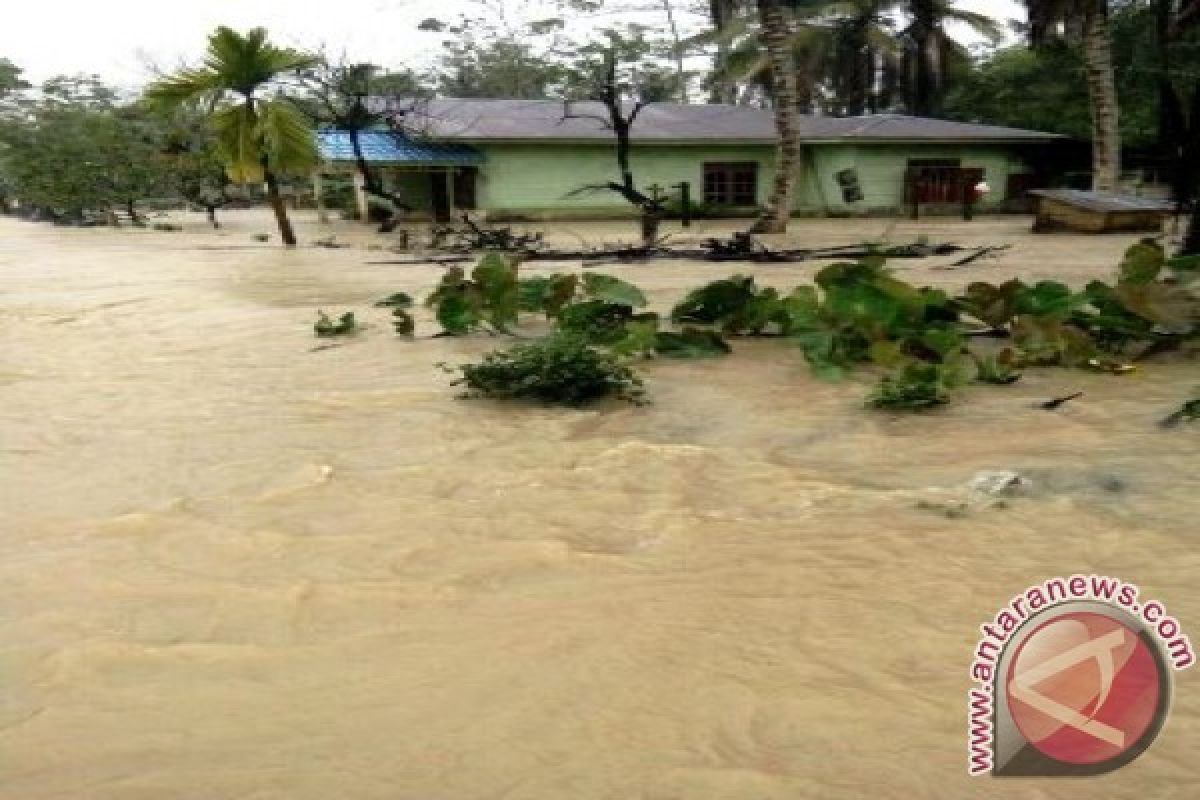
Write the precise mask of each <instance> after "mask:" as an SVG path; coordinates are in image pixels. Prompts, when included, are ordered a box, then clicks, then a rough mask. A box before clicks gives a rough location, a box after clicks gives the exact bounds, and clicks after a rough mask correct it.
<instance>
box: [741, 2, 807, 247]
mask: <svg viewBox="0 0 1200 800" xmlns="http://www.w3.org/2000/svg"><path fill="white" fill-rule="evenodd" d="M787 1H788V0H757V7H758V20H759V26H760V27H759V30H760V32H761V35H762V42H763V48H764V49H765V50H766V56H767V64H768V67H769V69H770V72H771V100H772V110H773V112H774V115H775V139H776V145H775V176H774V178H773V180H772V182H771V194H770V197H768V199H767V206H766V208H765V209H763V213H762V216H760V217H759V218H758V220H757V221H755V223H754V225H753V226H752V227H751V231H754V232H756V233H784V232H785V231H787V224H788V219H790V218H791V213H792V188H793V185H794V184H795V175H796V170H797V168H798V167H799V165H800V164H799V162H800V140H799V133H800V132H799V122H800V119H799V108H798V105H799V103H798V96H797V91H796V64H795V59H794V58H793V53H792V36H791V33H792V31H791V27H790V26H789V24H788V16H787V14H786V13H785V12H784V3H785V2H787Z"/></svg>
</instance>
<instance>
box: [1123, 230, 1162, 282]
mask: <svg viewBox="0 0 1200 800" xmlns="http://www.w3.org/2000/svg"><path fill="white" fill-rule="evenodd" d="M1166 261H1167V258H1166V254H1165V253H1164V252H1163V249H1162V245H1160V244H1159V243H1158V242H1156V241H1154V240H1153V239H1143V240H1142V241H1140V242H1138V243H1137V244H1135V245H1133V246H1132V247H1130V248H1129V249H1128V250H1126V251H1125V257H1124V258H1123V259H1122V260H1121V266H1120V268H1119V274H1118V278H1117V282H1118V283H1121V284H1131V285H1139V286H1140V285H1143V284H1147V283H1150V282H1151V281H1153V280H1154V279H1155V278H1157V277H1158V275H1159V273H1160V272H1162V269H1163V266H1164V265H1165V264H1166Z"/></svg>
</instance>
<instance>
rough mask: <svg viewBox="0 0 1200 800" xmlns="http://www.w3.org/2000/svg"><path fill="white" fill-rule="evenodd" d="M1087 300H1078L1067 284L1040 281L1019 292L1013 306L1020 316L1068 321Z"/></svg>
mask: <svg viewBox="0 0 1200 800" xmlns="http://www.w3.org/2000/svg"><path fill="white" fill-rule="evenodd" d="M1085 299H1086V298H1076V297H1075V295H1073V294H1072V293H1071V290H1070V289H1069V288H1068V287H1067V286H1066V284H1063V283H1059V282H1058V281H1038V282H1037V283H1036V284H1034V285H1033V286H1027V287H1024V288H1023V289H1022V290H1021V291H1018V292H1017V293H1016V295H1015V297H1014V298H1013V305H1014V307H1015V309H1016V312H1017V313H1018V314H1028V315H1032V316H1035V317H1055V318H1057V319H1066V318H1067V315H1068V314H1070V313H1071V311H1072V310H1073V309H1074V308H1075V307H1077V306H1078V305H1080V304H1082V303H1083V302H1084V301H1085Z"/></svg>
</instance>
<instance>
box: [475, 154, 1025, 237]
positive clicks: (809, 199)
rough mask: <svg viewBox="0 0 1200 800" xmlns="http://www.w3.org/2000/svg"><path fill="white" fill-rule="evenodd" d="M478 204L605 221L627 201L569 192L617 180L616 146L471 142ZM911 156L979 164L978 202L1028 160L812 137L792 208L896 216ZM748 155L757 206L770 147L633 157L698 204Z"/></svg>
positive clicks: (993, 203)
mask: <svg viewBox="0 0 1200 800" xmlns="http://www.w3.org/2000/svg"><path fill="white" fill-rule="evenodd" d="M476 147H478V148H479V149H480V150H481V151H482V152H483V153H484V156H485V159H486V160H485V163H484V164H483V166H482V167H481V169H480V176H479V185H478V200H479V207H480V208H481V209H483V210H486V211H488V212H489V214H490V215H491V216H492V217H494V218H502V217H505V216H508V217H528V218H535V219H536V218H549V217H556V218H570V217H577V218H586V217H592V218H603V217H610V216H628V215H631V214H633V213H634V211H633V209H632V207H631V206H630V205H629V204H628V203H626V202H625V201H624V200H623V199H622V198H621V197H620V196H619V195H617V194H615V193H613V192H608V191H600V192H584V193H578V194H572V192H573V191H574V190H576V189H578V188H579V187H581V186H585V185H587V184H597V183H605V182H607V181H615V180H618V174H617V166H616V157H615V154H614V152H613V149H614V148H613V146H612V145H611V144H608V143H603V144H569V145H568V144H557V143H541V144H482V143H481V144H477V145H476ZM910 158H957V159H960V160H961V164H962V166H963V167H978V168H982V169H983V170H984V173H985V179H986V180H987V181H988V183H989V184H990V185H991V187H992V193H991V194H990V195H989V196H988V197H987V198H986V199H985V200H984V201H983V203H981V204H980V207H981V209H983V210H986V209H988V208H996V207H998V206H999V205H1000V204H1001V203H1002V202H1003V200H1004V189H1005V186H1006V184H1007V181H1008V176H1009V175H1010V174H1014V173H1020V172H1023V171H1025V165H1024V164H1022V163H1021V161H1020V159H1019V158H1018V157H1017V156H1016V155H1015V154H1014V151H1013V149H1012V148H1010V147H1008V146H1005V145H979V144H977V145H955V144H944V145H913V144H812V145H805V146H804V147H802V164H801V167H800V170H799V174H798V175H797V181H796V189H795V201H794V208H795V210H796V211H797V212H798V213H810V214H849V215H853V214H881V213H882V214H894V213H900V212H901V211H902V210H903V199H904V172H905V169H906V168H907V165H908V160H909V159H910ZM720 161H754V162H756V163H758V165H759V175H758V187H757V203H758V204H759V205H763V204H765V203H766V199H767V195H768V194H769V193H770V189H771V176H772V173H773V170H774V148H773V147H771V146H769V145H735V144H731V145H705V146H689V145H669V146H664V145H639V146H635V147H634V148H633V151H632V153H631V157H630V163H631V166H632V168H633V173H634V177H635V178H636V179H637V181H638V185H639V187H643V188H644V187H647V186H650V185H653V184H658V185H659V186H662V187H664V188H666V187H670V186H672V185H674V184H678V183H680V182H681V181H688V182H690V183H691V186H692V199H693V202H696V203H700V202H702V201H703V193H704V179H703V169H702V165H703V164H704V163H705V162H720ZM848 167H854V168H855V169H857V171H858V178H859V185H860V187H861V189H862V191H863V195H864V199H863V200H862V201H860V202H857V203H850V204H848V203H846V202H844V201H843V199H842V192H841V188H840V187H839V186H838V183H837V178H836V175H837V173H838V172H839V171H840V170H843V169H846V168H848Z"/></svg>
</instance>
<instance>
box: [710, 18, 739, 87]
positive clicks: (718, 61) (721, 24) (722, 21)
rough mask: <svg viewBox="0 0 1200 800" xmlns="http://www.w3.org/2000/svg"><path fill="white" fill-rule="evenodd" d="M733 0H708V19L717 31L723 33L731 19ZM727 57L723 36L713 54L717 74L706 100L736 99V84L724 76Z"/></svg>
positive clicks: (726, 43)
mask: <svg viewBox="0 0 1200 800" xmlns="http://www.w3.org/2000/svg"><path fill="white" fill-rule="evenodd" d="M733 11H734V3H733V0H708V21H709V23H710V24H711V25H712V27H713V30H714V31H716V32H717V33H719V34H720V33H724V32H725V30H726V29H727V28H728V27H729V23H730V22H732V21H733ZM728 57H729V42H728V41H726V40H725V39H724V38H720V39H718V40H717V50H716V52H715V53H714V54H713V73H714V75H716V76H718V77H715V78H714V79H713V83H712V89H711V90H710V92H709V98H708V102H710V103H728V104H730V105H733V104H735V103H737V100H738V87H737V84H736V83H735V82H734V81H733V80H731V79H730V78H729V77H727V76H725V60H726V59H727V58H728Z"/></svg>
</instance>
